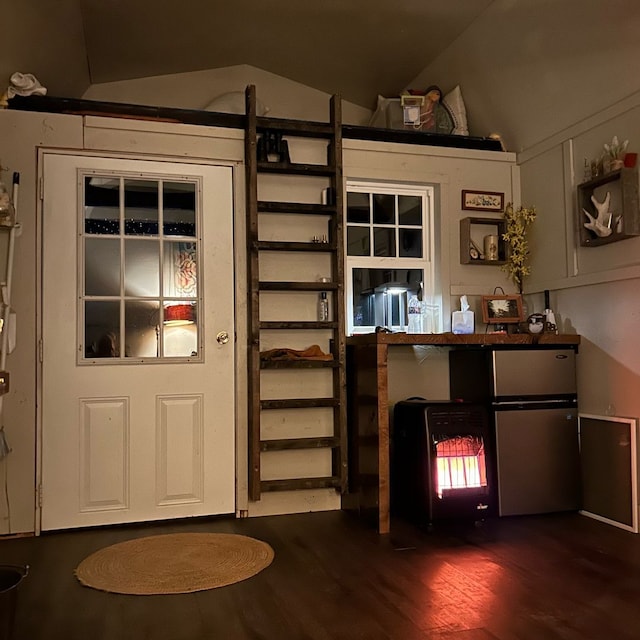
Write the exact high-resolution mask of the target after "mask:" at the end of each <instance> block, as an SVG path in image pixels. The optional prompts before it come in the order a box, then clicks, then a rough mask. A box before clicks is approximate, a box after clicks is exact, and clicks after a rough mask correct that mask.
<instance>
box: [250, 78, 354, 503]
mask: <svg viewBox="0 0 640 640" xmlns="http://www.w3.org/2000/svg"><path fill="white" fill-rule="evenodd" d="M285 136H286V137H285ZM301 138H312V139H320V140H324V141H326V142H327V160H326V163H325V164H306V163H294V162H291V160H290V159H289V152H288V145H289V143H291V144H295V143H296V141H297V140H298V139H301ZM283 141H284V145H283ZM298 142H299V140H298ZM283 149H284V150H283ZM274 151H275V152H276V153H275V155H274V153H273V152H274ZM245 165H246V194H247V201H246V204H247V249H248V258H247V263H248V269H247V271H248V309H247V316H248V332H247V336H248V399H249V407H248V418H249V438H248V440H249V498H250V499H251V500H253V501H256V500H259V499H260V495H261V493H262V492H267V491H292V490H299V489H318V488H326V487H330V488H335V489H336V490H338V491H340V492H342V493H344V492H345V491H346V484H347V450H346V443H347V437H346V380H345V308H344V266H343V255H344V251H343V244H344V242H343V184H342V123H341V101H340V98H339V97H338V96H333V97H332V98H331V102H330V119H329V122H328V123H319V122H307V121H301V120H285V119H276V118H267V117H258V116H257V113H256V89H255V86H253V85H251V86H249V87H247V89H246V131H245ZM274 175H276V176H281V178H279V179H278V180H280V179H281V180H282V192H283V200H282V201H271V200H270V201H264V200H258V186H259V181H260V178H261V176H274ZM309 176H314V177H319V178H322V179H323V180H322V183H323V184H324V183H325V182H326V185H327V188H326V191H325V192H324V193H325V198H320V197H319V198H318V200H322V201H323V202H324V203H322V204H320V203H318V204H315V203H306V202H288V201H286V200H287V198H286V194H287V189H288V188H291V187H292V186H293V183H294V182H295V181H296V180H298V179H299V178H300V177H309ZM279 184H280V182H278V185H279ZM278 188H279V187H278ZM320 191H321V190H320ZM270 214H287V215H289V216H295V217H296V218H297V217H298V216H303V217H305V216H307V217H309V216H322V217H324V218H326V219H327V227H326V228H327V235H326V238H324V237H322V238H321V240H320V241H317V240H316V239H315V238H313V239H311V238H310V239H309V240H308V241H302V242H300V241H288V240H282V241H280V240H263V239H261V238H260V237H259V233H258V230H259V221H260V220H262V219H263V216H269V215H270ZM278 252H280V253H278ZM266 253H270V254H271V255H272V256H273V255H278V256H283V255H284V254H285V253H286V254H291V253H298V254H299V253H307V254H315V255H319V254H328V255H329V260H330V264H331V267H330V271H331V273H330V278H329V279H330V281H326V282H309V281H298V280H295V279H290V278H291V276H288V278H289V279H287V280H277V281H273V280H271V281H264V280H262V279H261V277H260V256H261V255H264V254H266ZM310 257H311V256H310ZM266 292H281V293H282V292H287V294H290V295H291V296H296V295H297V294H301V293H305V292H318V295H320V294H321V292H327V298H328V299H329V306H330V313H329V318H328V319H326V320H314V321H311V320H296V319H291V320H271V321H266V320H262V319H261V313H260V302H261V295H269V294H268V293H266ZM307 302H308V298H307ZM314 311H315V310H314ZM274 330H276V331H277V332H278V334H279V335H281V336H282V340H283V342H285V343H286V340H287V335H291V333H290V332H294V333H298V332H300V331H302V332H305V331H314V332H315V334H314V335H318V331H320V332H322V333H321V335H326V338H327V344H328V346H327V348H326V349H322V351H323V353H327V354H328V353H330V354H331V356H332V358H331V359H330V360H314V359H289V360H275V359H273V360H270V359H265V358H264V357H263V358H261V344H262V343H263V340H262V338H263V332H265V331H274ZM288 332H289V333H288ZM282 369H288V370H295V372H296V373H297V374H299V375H300V376H304V375H305V373H306V372H309V371H314V370H315V371H317V370H318V369H322V370H326V371H328V373H329V374H330V375H331V377H332V384H331V387H332V395H331V396H329V397H299V398H281V399H277V398H276V399H273V398H270V399H265V398H263V397H262V396H261V375H262V373H261V372H265V371H268V370H282ZM319 407H329V408H331V410H332V420H333V433H332V434H331V435H330V436H319V437H299V438H298V437H296V438H292V437H285V438H275V439H274V438H271V439H263V437H262V436H261V416H263V415H264V413H265V412H268V411H270V410H275V409H277V410H283V409H284V410H297V411H298V412H299V414H300V415H302V416H304V413H305V410H307V409H315V408H319ZM297 415H298V414H296V416H297ZM300 419H301V420H304V417H302V418H300ZM323 448H328V449H330V450H331V475H327V476H320V477H300V478H293V479H292V478H283V479H270V480H263V479H262V477H261V455H262V454H263V453H264V452H271V451H291V450H301V449H307V450H312V449H323Z"/></svg>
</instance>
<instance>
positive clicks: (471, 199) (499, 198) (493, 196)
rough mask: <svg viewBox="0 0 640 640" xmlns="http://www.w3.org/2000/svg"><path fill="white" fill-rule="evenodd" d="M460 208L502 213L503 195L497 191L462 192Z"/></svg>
mask: <svg viewBox="0 0 640 640" xmlns="http://www.w3.org/2000/svg"><path fill="white" fill-rule="evenodd" d="M462 208H463V209H469V210H471V211H503V210H504V193H499V192H497V191H467V190H464V189H463V191H462Z"/></svg>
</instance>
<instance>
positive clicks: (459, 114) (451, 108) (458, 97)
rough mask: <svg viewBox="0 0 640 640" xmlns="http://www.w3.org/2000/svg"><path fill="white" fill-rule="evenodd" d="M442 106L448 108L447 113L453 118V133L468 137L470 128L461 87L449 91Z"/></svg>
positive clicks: (443, 99)
mask: <svg viewBox="0 0 640 640" xmlns="http://www.w3.org/2000/svg"><path fill="white" fill-rule="evenodd" d="M442 104H443V105H444V106H445V107H446V108H447V111H448V112H449V114H450V115H451V117H452V118H453V124H454V126H453V131H452V132H451V133H454V134H456V135H459V136H468V135H469V126H468V125H467V109H466V107H465V106H464V100H463V99H462V91H460V85H458V86H457V87H456V88H455V89H452V90H451V91H449V93H447V95H446V96H445V97H444V98H442Z"/></svg>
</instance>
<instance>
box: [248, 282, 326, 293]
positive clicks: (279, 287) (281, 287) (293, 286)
mask: <svg viewBox="0 0 640 640" xmlns="http://www.w3.org/2000/svg"><path fill="white" fill-rule="evenodd" d="M258 289H260V291H335V290H336V289H338V285H337V284H336V283H335V282H291V281H289V282H276V281H271V282H266V281H262V282H258Z"/></svg>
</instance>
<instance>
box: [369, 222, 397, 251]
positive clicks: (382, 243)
mask: <svg viewBox="0 0 640 640" xmlns="http://www.w3.org/2000/svg"><path fill="white" fill-rule="evenodd" d="M373 255H375V256H391V257H395V256H396V231H395V229H387V228H384V227H374V228H373Z"/></svg>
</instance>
